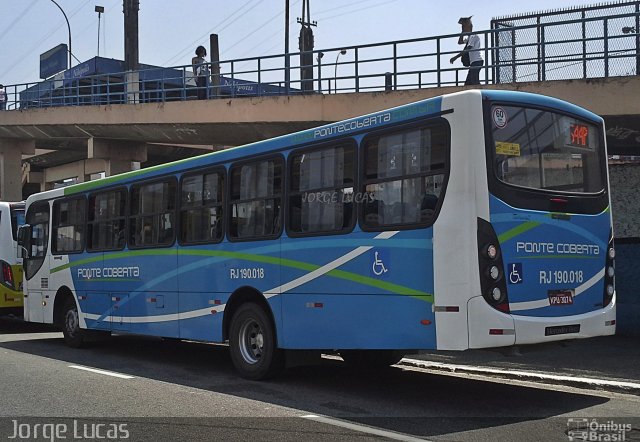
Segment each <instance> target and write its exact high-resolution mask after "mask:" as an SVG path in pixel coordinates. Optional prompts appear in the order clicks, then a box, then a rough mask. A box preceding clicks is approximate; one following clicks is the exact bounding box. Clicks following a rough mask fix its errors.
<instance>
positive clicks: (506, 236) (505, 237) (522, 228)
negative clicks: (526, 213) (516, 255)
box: [498, 221, 541, 244]
mask: <svg viewBox="0 0 640 442" xmlns="http://www.w3.org/2000/svg"><path fill="white" fill-rule="evenodd" d="M540 224H541V223H539V222H537V221H527V222H526V223H522V224H520V225H519V226H516V227H514V228H513V229H511V230H507V231H506V232H504V233H503V234H502V235H500V236H498V242H500V244H504V243H505V242H507V241H509V240H510V239H513V238H515V237H516V236H518V235H520V234H522V233H524V232H528V231H529V230H531V229H535V228H536V227H538V226H539V225H540Z"/></svg>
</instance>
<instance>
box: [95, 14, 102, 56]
mask: <svg viewBox="0 0 640 442" xmlns="http://www.w3.org/2000/svg"><path fill="white" fill-rule="evenodd" d="M95 11H96V12H97V13H98V57H99V56H100V17H101V16H102V13H103V12H104V6H97V5H96V9H95Z"/></svg>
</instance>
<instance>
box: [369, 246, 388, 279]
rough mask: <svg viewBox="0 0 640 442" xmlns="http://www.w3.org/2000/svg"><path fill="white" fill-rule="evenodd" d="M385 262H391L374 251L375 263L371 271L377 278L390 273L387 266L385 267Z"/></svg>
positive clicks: (380, 253)
mask: <svg viewBox="0 0 640 442" xmlns="http://www.w3.org/2000/svg"><path fill="white" fill-rule="evenodd" d="M385 261H387V263H388V262H389V261H388V259H385V257H384V256H383V253H382V252H379V251H377V250H376V251H374V252H373V263H372V264H371V271H372V273H373V274H374V275H376V276H382V275H384V274H385V273H387V272H388V271H389V269H388V268H387V266H386V265H385V263H384V262H385Z"/></svg>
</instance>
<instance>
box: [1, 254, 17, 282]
mask: <svg viewBox="0 0 640 442" xmlns="http://www.w3.org/2000/svg"><path fill="white" fill-rule="evenodd" d="M2 283H3V284H4V285H6V286H7V287H9V288H12V289H15V285H14V283H13V270H11V266H10V265H9V264H8V263H6V262H4V261H2Z"/></svg>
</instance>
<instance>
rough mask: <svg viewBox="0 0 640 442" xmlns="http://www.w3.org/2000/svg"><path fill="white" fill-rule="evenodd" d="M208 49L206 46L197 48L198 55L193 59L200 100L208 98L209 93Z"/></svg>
mask: <svg viewBox="0 0 640 442" xmlns="http://www.w3.org/2000/svg"><path fill="white" fill-rule="evenodd" d="M206 56H207V50H206V49H205V48H204V46H198V47H197V48H196V56H195V57H193V58H192V59H191V64H192V66H193V75H194V76H195V77H196V86H197V87H198V100H206V99H207V97H208V95H209V93H208V92H209V65H208V64H207V60H206V58H205V57H206Z"/></svg>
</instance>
